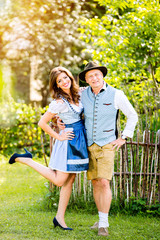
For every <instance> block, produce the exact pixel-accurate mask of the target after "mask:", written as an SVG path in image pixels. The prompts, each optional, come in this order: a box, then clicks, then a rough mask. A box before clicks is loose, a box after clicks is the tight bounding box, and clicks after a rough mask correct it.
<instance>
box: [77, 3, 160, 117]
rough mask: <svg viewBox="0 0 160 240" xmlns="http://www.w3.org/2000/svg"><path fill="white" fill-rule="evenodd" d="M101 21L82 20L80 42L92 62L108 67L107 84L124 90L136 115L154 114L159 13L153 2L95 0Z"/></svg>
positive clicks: (158, 69)
mask: <svg viewBox="0 0 160 240" xmlns="http://www.w3.org/2000/svg"><path fill="white" fill-rule="evenodd" d="M96 2H98V3H99V4H100V5H103V6H105V8H106V13H105V15H104V16H102V17H101V18H95V17H94V18H92V19H86V18H83V20H82V21H81V24H82V25H83V27H82V28H81V34H82V39H84V40H85V41H86V42H87V43H90V49H86V51H88V52H90V53H92V56H93V59H94V60H98V61H99V62H101V63H102V64H105V65H107V67H108V70H109V71H108V76H107V81H108V82H109V83H112V84H113V85H115V86H117V87H119V86H120V87H121V88H123V89H124V88H125V92H126V93H127V94H130V99H131V101H132V102H133V103H134V105H135V106H136V108H137V110H138V112H139V113H146V114H147V113H148V111H150V113H151V114H154V111H155V109H156V110H157V115H158V108H159V107H158V104H159V92H160V90H159V86H158V84H159V82H160V74H159V73H160V45H159V42H160V11H159V9H160V8H159V1H156V0H149V1H148V0H136V1H133V0H122V1H118V0H112V1H111V0H97V1H96Z"/></svg>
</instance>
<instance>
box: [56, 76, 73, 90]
mask: <svg viewBox="0 0 160 240" xmlns="http://www.w3.org/2000/svg"><path fill="white" fill-rule="evenodd" d="M56 83H57V87H58V88H61V89H62V90H63V91H64V92H66V93H68V92H70V88H71V84H72V82H71V79H70V78H69V76H68V75H67V74H66V73H65V72H62V73H60V74H59V75H58V77H57V79H56Z"/></svg>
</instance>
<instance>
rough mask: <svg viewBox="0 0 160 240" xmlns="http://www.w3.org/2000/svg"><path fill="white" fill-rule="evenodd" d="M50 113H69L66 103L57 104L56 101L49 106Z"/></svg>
mask: <svg viewBox="0 0 160 240" xmlns="http://www.w3.org/2000/svg"><path fill="white" fill-rule="evenodd" d="M47 111H48V112H51V113H54V114H59V113H62V112H67V111H68V108H67V106H66V104H65V103H64V102H57V101H56V100H53V101H52V102H51V103H50V104H49V108H48V110H47Z"/></svg>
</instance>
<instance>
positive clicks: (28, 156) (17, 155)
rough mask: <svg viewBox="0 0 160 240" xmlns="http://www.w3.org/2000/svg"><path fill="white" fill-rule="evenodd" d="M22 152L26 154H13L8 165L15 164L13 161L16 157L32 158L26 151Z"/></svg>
mask: <svg viewBox="0 0 160 240" xmlns="http://www.w3.org/2000/svg"><path fill="white" fill-rule="evenodd" d="M24 150H25V152H26V153H24V154H18V153H14V154H13V155H12V156H11V158H10V159H9V163H10V164H12V163H15V159H16V158H17V157H25V158H32V154H31V153H30V152H29V151H27V149H25V148H24Z"/></svg>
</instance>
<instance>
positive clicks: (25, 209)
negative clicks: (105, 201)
mask: <svg viewBox="0 0 160 240" xmlns="http://www.w3.org/2000/svg"><path fill="white" fill-rule="evenodd" d="M46 182H47V181H46V180H45V179H44V178H43V177H41V176H40V175H39V174H38V173H36V172H35V171H34V170H32V169H30V168H28V167H27V166H24V165H20V164H18V163H16V164H13V165H9V164H8V163H7V159H5V158H4V157H3V156H1V157H0V240H2V239H3V240H8V239H9V240H10V239H12V240H14V239H15V240H21V239H31V240H33V239H37V240H40V239H43V240H44V239H46V240H50V239H52V240H59V239H63V240H64V239H69V240H72V239H86V240H94V239H105V237H98V236H97V230H90V226H91V225H92V224H93V223H94V222H95V221H97V215H94V214H93V215H92V214H87V212H85V213H84V212H83V213H82V212H78V211H77V212H75V211H69V210H68V211H67V213H66V223H67V224H68V226H69V227H73V228H74V231H71V232H69V231H63V230H61V229H59V228H55V229H54V228H53V224H52V220H53V217H54V216H55V214H56V211H55V210H54V211H52V212H51V211H47V210H46V209H44V207H43V203H44V201H43V200H44V196H45V195H46V194H47V188H46V187H45V183H46ZM109 222H110V227H109V234H110V236H109V237H108V239H116V240H117V239H118V240H119V239H122V240H123V239H128V240H129V239H137V240H142V239H143V240H144V239H149V240H150V239H160V219H158V218H154V217H150V218H149V217H142V216H126V215H112V216H110V217H109Z"/></svg>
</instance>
